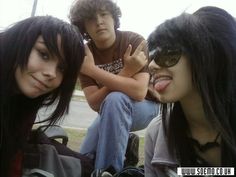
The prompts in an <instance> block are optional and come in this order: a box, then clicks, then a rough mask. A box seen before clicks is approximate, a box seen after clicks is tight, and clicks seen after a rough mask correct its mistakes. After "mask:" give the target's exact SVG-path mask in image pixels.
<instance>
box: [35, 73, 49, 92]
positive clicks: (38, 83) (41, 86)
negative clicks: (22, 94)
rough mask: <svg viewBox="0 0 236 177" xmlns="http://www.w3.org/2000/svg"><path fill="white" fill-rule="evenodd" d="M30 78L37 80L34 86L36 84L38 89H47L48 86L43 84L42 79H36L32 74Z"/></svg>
mask: <svg viewBox="0 0 236 177" xmlns="http://www.w3.org/2000/svg"><path fill="white" fill-rule="evenodd" d="M32 78H33V79H34V80H35V81H36V82H37V83H36V85H35V86H36V87H37V88H38V89H40V90H43V91H45V90H47V89H48V88H49V86H48V85H47V84H45V83H44V82H43V81H41V80H39V79H37V78H36V77H34V76H32Z"/></svg>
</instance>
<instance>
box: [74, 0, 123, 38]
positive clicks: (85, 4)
mask: <svg viewBox="0 0 236 177" xmlns="http://www.w3.org/2000/svg"><path fill="white" fill-rule="evenodd" d="M104 9H105V10H108V11H109V12H110V13H111V14H112V17H113V19H114V28H115V30H116V29H117V28H119V27H120V19H119V18H120V17H121V10H120V8H119V7H118V6H117V4H116V3H114V2H113V1H112V0H75V1H74V3H73V4H72V6H71V9H70V14H69V19H70V21H71V23H72V24H73V25H76V26H77V27H78V28H79V29H80V32H81V34H82V35H83V37H84V38H85V39H86V40H89V39H90V37H89V35H88V34H87V32H86V29H85V26H84V21H85V20H87V19H91V18H93V17H94V16H95V15H96V12H98V11H100V10H104Z"/></svg>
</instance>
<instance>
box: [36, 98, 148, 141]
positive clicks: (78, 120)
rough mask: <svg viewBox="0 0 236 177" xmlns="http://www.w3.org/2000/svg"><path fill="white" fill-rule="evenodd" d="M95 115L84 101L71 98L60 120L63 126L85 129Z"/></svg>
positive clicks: (42, 116)
mask: <svg viewBox="0 0 236 177" xmlns="http://www.w3.org/2000/svg"><path fill="white" fill-rule="evenodd" d="M52 109H53V107H51V108H50V109H49V110H46V111H45V109H42V110H41V111H40V112H39V118H38V119H40V120H42V119H44V118H45V117H46V115H47V114H46V113H50V110H52ZM96 117H97V113H96V112H95V111H93V110H92V109H91V108H90V107H89V105H88V103H87V102H86V101H76V100H72V101H71V103H70V110H69V114H68V115H67V116H65V118H64V121H63V122H60V124H61V125H62V126H63V127H69V128H76V129H87V128H88V127H89V125H90V124H91V123H92V122H93V121H94V119H95V118H96ZM144 132H145V130H143V131H137V132H136V133H137V134H139V135H140V136H143V135H144Z"/></svg>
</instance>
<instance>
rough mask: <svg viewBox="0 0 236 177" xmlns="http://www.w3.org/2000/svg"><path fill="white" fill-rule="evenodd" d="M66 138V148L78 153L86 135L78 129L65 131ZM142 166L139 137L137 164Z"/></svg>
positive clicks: (142, 139)
mask: <svg viewBox="0 0 236 177" xmlns="http://www.w3.org/2000/svg"><path fill="white" fill-rule="evenodd" d="M65 130H66V132H67V134H68V136H69V141H68V147H69V148H71V149H73V150H75V151H78V150H79V147H80V145H81V143H82V141H83V138H84V136H85V134H86V130H78V129H68V128H66V129H65ZM143 164H144V138H143V137H140V138H139V163H138V165H143Z"/></svg>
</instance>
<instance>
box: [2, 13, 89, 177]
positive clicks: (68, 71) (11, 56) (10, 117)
mask: <svg viewBox="0 0 236 177" xmlns="http://www.w3.org/2000/svg"><path fill="white" fill-rule="evenodd" d="M39 36H42V38H43V39H44V42H45V45H46V47H47V48H48V51H49V52H50V53H51V54H53V55H55V56H57V57H58V58H59V60H61V61H60V63H62V64H63V67H64V69H65V70H64V71H63V80H62V82H61V84H60V85H59V87H58V88H56V89H55V90H53V91H51V92H50V93H48V94H45V95H42V96H39V97H37V98H34V99H31V98H27V97H26V96H24V95H16V94H15V91H16V89H17V84H16V79H15V72H16V68H17V67H20V68H21V69H24V68H26V67H27V63H28V59H29V55H30V53H31V50H32V48H33V46H34V44H35V42H36V40H37V39H38V37H39ZM58 36H60V39H61V43H60V46H59V45H58ZM84 55H85V54H84V44H83V39H82V35H81V34H80V32H79V31H78V29H77V28H76V27H74V26H72V25H70V24H69V23H67V22H64V21H62V20H60V19H57V18H55V17H51V16H37V17H30V18H27V19H25V20H22V21H20V22H17V23H16V24H14V25H12V26H10V27H9V28H8V29H6V30H4V31H3V32H1V33H0V75H1V76H0V79H1V80H0V83H1V85H0V99H1V103H0V106H1V107H0V113H1V114H0V153H1V162H0V163H1V166H0V169H1V176H2V174H4V171H5V173H6V171H7V170H6V169H8V170H9V165H10V163H11V160H12V158H13V157H14V153H16V151H17V149H18V148H20V147H21V146H22V143H23V142H22V141H23V139H25V137H22V136H24V135H23V134H21V132H22V131H24V130H21V129H22V128H24V127H25V125H24V124H25V122H26V121H28V118H29V116H34V117H33V118H31V119H33V121H34V119H35V116H36V113H37V111H38V109H39V108H40V107H42V106H50V105H52V104H55V105H56V106H55V109H54V110H53V112H52V113H51V114H50V115H49V117H48V118H47V119H46V120H48V122H49V125H51V124H54V123H56V122H57V121H58V120H59V119H60V118H62V117H63V115H64V114H65V113H68V110H69V103H70V100H71V97H72V94H73V90H74V87H75V84H76V81H77V77H78V73H79V70H80V67H81V65H82V63H83V59H84ZM21 126H22V127H21Z"/></svg>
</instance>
